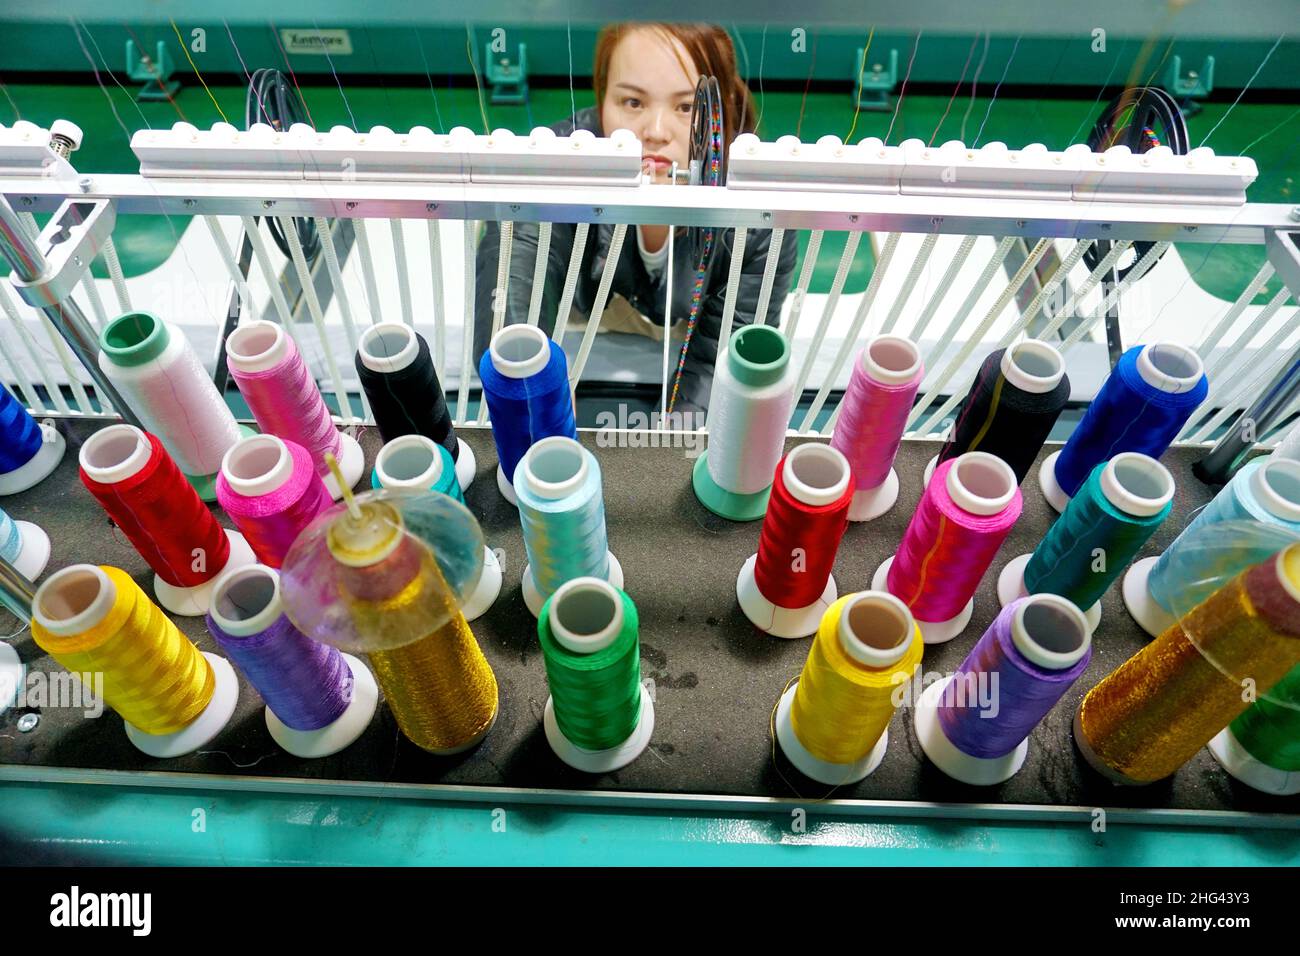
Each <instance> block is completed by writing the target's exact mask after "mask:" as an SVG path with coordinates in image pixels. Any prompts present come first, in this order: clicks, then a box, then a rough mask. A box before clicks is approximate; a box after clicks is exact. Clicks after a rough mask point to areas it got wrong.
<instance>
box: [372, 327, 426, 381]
mask: <svg viewBox="0 0 1300 956" xmlns="http://www.w3.org/2000/svg"><path fill="white" fill-rule="evenodd" d="M419 354H420V345H419V342H418V341H417V340H416V338H415V330H414V329H413V328H411V327H410V326H408V325H402V324H401V323H400V322H379V323H377V324H375V325H372V326H371V327H370V328H368V329H366V330H365V331H364V332H362V333H361V338H360V340H358V342H357V355H359V356H360V357H361V364H362V365H364V366H365V367H366V368H368V369H370V371H372V372H400V371H401V370H402V369H404V368H406V367H407V366H409V365H410V364H411V363H412V362H414V361H415V357H416V356H417V355H419Z"/></svg>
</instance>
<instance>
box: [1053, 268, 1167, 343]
mask: <svg viewBox="0 0 1300 956" xmlns="http://www.w3.org/2000/svg"><path fill="white" fill-rule="evenodd" d="M1169 246H1170V243H1168V242H1157V243H1155V244H1154V245H1153V246H1152V247H1151V248H1150V249H1148V250H1147V253H1146V255H1144V256H1143V257H1142V258H1141V259H1139V260H1138V261H1137V262H1135V263H1134V264H1133V268H1131V269H1129V271H1128V273H1127V274H1126V275H1125V276H1124V278H1122V279H1120V280H1119V282H1117V283H1116V284H1115V288H1114V289H1112V290H1111V291H1110V292H1108V293H1107V294H1106V295H1105V296H1104V297H1103V298H1102V301H1101V304H1100V305H1098V306H1097V309H1096V311H1095V312H1093V314H1092V319H1091V320H1090V321H1088V322H1080V323H1079V325H1078V327H1077V328H1076V329H1075V330H1074V331H1073V332H1071V333H1070V334H1069V335H1067V336H1066V337H1065V339H1064V340H1063V341H1062V342H1061V345H1060V347H1059V350H1060V351H1061V352H1064V351H1066V350H1067V349H1070V348H1073V347H1074V345H1076V344H1077V343H1078V342H1079V341H1080V340H1081V339H1082V338H1083V337H1084V336H1085V335H1087V334H1088V333H1089V332H1091V331H1092V330H1093V329H1094V328H1095V327H1096V326H1097V324H1098V323H1099V322H1101V320H1102V319H1104V318H1105V317H1106V315H1107V313H1109V312H1110V310H1111V309H1112V308H1115V307H1116V306H1118V304H1119V302H1120V300H1121V299H1122V298H1123V296H1124V293H1126V292H1127V291H1128V290H1129V289H1130V288H1131V287H1132V286H1133V284H1134V283H1135V282H1137V281H1138V280H1139V279H1141V278H1142V277H1143V276H1144V275H1146V274H1147V273H1148V272H1150V271H1151V267H1152V266H1154V265H1155V264H1156V260H1158V259H1159V258H1160V257H1161V256H1162V255H1164V252H1165V250H1166V249H1168V248H1169Z"/></svg>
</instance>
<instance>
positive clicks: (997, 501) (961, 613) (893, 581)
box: [871, 451, 1022, 644]
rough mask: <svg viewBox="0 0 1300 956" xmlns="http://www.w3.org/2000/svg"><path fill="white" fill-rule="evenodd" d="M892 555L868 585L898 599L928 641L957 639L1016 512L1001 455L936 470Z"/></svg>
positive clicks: (1015, 492)
mask: <svg viewBox="0 0 1300 956" xmlns="http://www.w3.org/2000/svg"><path fill="white" fill-rule="evenodd" d="M934 478H935V480H932V481H930V482H929V483H928V484H927V485H926V486H925V490H924V491H922V492H921V501H920V503H919V504H918V505H917V509H916V513H915V514H913V515H912V520H911V522H909V523H908V526H907V531H906V532H905V533H904V535H903V541H902V544H900V545H899V549H898V551H897V552H896V553H895V554H894V555H893V556H892V557H889V558H887V559H885V562H884V563H883V564H881V565H880V567H879V568H877V569H876V573H875V575H874V576H873V577H872V579H871V587H872V588H873V589H874V590H877V591H884V590H887V591H889V593H891V594H894V595H897V596H898V597H899V598H901V599H902V601H903V603H904V604H906V605H907V606H908V607H909V608H910V609H911V612H912V615H913V616H914V617H915V618H916V623H917V625H918V626H919V627H920V629H921V636H922V637H923V638H924V640H925V643H927V644H941V643H943V642H944V641H950V640H952V639H953V638H954V637H956V636H957V635H958V634H960V633H961V632H962V631H963V630H964V629H965V627H966V625H967V624H969V623H970V619H971V615H972V614H973V613H974V610H975V604H974V595H975V590H976V588H978V587H979V582H980V578H982V577H983V576H984V572H985V571H987V570H988V568H989V565H990V564H992V563H993V558H994V556H995V555H996V554H997V551H998V548H1000V547H1001V546H1002V542H1003V541H1005V540H1006V537H1007V535H1008V534H1010V533H1011V528H1012V526H1013V525H1014V524H1015V523H1016V519H1018V518H1019V517H1020V511H1021V507H1022V503H1021V497H1020V488H1019V486H1018V485H1017V484H1016V475H1015V472H1013V471H1012V470H1011V466H1010V465H1008V464H1007V463H1006V462H1004V461H1003V460H1002V459H1001V458H996V457H994V456H993V455H990V454H988V453H987V452H982V451H970V452H967V453H966V454H964V455H960V456H959V457H957V458H954V459H952V460H950V461H945V462H944V463H943V464H941V465H939V466H938V467H937V468H936V469H935V474H934Z"/></svg>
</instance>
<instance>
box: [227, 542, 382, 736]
mask: <svg viewBox="0 0 1300 956" xmlns="http://www.w3.org/2000/svg"><path fill="white" fill-rule="evenodd" d="M208 629H209V631H211V633H212V636H213V638H214V639H215V640H216V642H217V645H218V646H219V647H220V648H221V649H222V650H223V651H225V652H226V654H228V655H229V656H230V659H231V660H232V661H233V662H234V663H235V666H237V667H238V668H239V669H240V671H242V672H243V674H244V677H245V679H247V680H248V682H249V683H250V684H252V685H253V687H254V688H255V689H256V690H257V692H258V693H259V694H261V695H262V699H263V700H265V701H267V704H266V707H265V708H264V710H265V714H264V718H265V720H266V729H267V730H268V731H269V732H270V734H271V737H272V738H273V739H274V740H275V742H276V743H277V744H279V745H280V747H281V748H282V749H283V750H285V751H287V752H288V753H291V754H293V755H294V756H295V757H304V758H307V759H316V758H318V757H328V756H329V755H331V754H335V753H338V752H339V751H340V750H342V749H344V748H345V747H347V746H349V745H350V744H352V743H353V742H354V741H356V740H357V738H359V737H360V736H361V735H362V734H363V733H364V732H365V730H366V727H367V726H369V724H370V719H371V718H372V717H374V715H375V710H376V708H377V707H378V706H379V687H378V685H377V684H376V683H375V678H374V676H373V675H372V674H371V673H370V670H369V668H367V667H366V665H365V664H363V663H362V662H361V661H360V660H358V659H357V658H355V657H353V656H352V655H351V654H344V653H342V652H341V651H339V650H338V649H336V648H333V647H327V646H325V645H322V644H317V643H316V642H315V641H313V640H311V639H310V638H309V637H307V636H305V635H304V634H303V633H302V632H301V631H299V630H298V629H297V628H295V627H294V626H293V622H291V621H290V620H289V619H288V618H287V617H285V615H284V602H283V601H282V600H281V598H280V575H279V574H278V573H277V572H276V571H275V570H274V569H273V568H268V567H267V566H266V565H264V564H254V565H250V566H249V567H245V568H233V569H231V570H229V571H227V572H226V573H224V574H223V575H222V576H221V577H220V579H218V581H217V582H216V587H215V588H214V590H213V594H212V609H211V611H209V613H208ZM277 709H278V710H279V711H280V712H282V713H283V714H284V716H283V717H281V715H280V713H277Z"/></svg>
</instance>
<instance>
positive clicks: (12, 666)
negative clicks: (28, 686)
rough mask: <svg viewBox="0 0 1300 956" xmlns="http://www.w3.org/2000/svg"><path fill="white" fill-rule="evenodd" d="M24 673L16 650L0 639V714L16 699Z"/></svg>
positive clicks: (24, 669) (24, 670)
mask: <svg viewBox="0 0 1300 956" xmlns="http://www.w3.org/2000/svg"><path fill="white" fill-rule="evenodd" d="M26 674H27V668H25V667H24V666H23V662H22V661H21V660H20V659H19V657H18V652H17V651H16V650H14V649H13V648H12V647H10V646H9V645H8V644H6V643H4V642H3V641H0V714H3V713H4V712H5V711H6V710H8V709H9V708H10V707H12V706H13V705H14V701H16V700H17V699H18V688H20V687H22V686H23V677H24V676H25V675H26Z"/></svg>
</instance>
